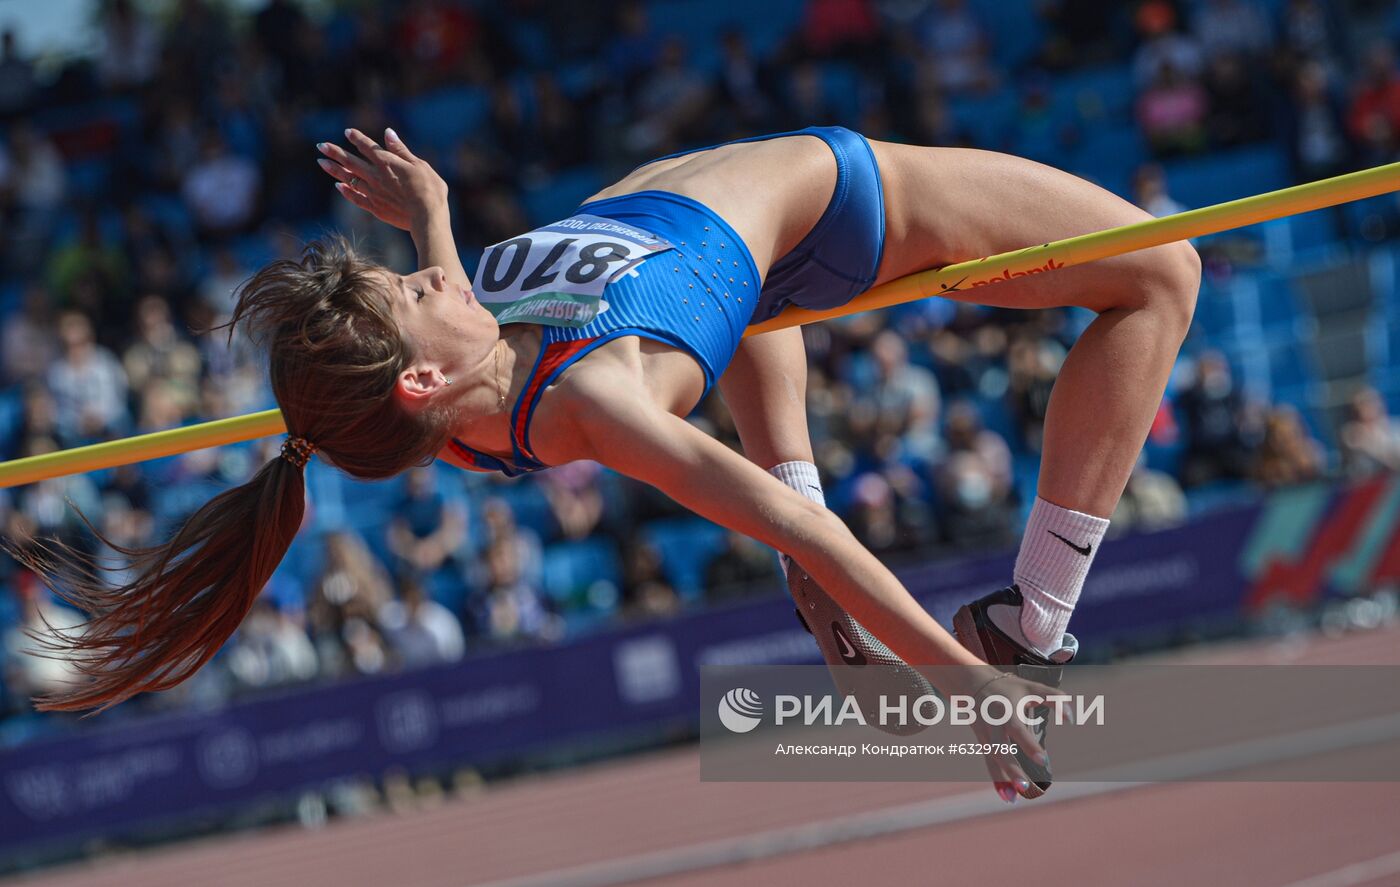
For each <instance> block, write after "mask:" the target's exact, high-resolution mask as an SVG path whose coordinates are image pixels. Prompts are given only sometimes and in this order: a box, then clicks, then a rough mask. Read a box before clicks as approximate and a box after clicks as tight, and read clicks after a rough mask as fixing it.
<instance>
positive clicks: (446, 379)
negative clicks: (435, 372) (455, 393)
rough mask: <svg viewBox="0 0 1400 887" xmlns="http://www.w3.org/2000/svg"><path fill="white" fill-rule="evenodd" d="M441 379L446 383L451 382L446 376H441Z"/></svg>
mask: <svg viewBox="0 0 1400 887" xmlns="http://www.w3.org/2000/svg"><path fill="white" fill-rule="evenodd" d="M442 380H443V381H444V382H446V383H447V384H448V385H451V384H452V380H451V379H449V378H448V377H447V376H443V377H442Z"/></svg>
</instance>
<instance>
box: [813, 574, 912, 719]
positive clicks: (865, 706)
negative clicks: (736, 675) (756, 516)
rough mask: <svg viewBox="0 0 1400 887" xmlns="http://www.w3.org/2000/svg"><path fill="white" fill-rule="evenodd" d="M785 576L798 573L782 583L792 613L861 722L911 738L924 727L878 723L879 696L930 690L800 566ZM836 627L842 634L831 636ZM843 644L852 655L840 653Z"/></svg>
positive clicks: (909, 695)
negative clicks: (861, 717)
mask: <svg viewBox="0 0 1400 887" xmlns="http://www.w3.org/2000/svg"><path fill="white" fill-rule="evenodd" d="M788 570H789V574H790V575H791V573H792V571H798V572H797V575H798V576H800V577H802V578H790V579H789V580H788V593H789V594H790V595H791V596H792V599H793V602H794V603H795V604H796V605H797V612H798V615H799V617H800V618H801V619H802V622H803V623H804V624H805V625H806V626H807V630H808V632H810V633H811V635H812V638H813V640H815V641H816V642H817V649H818V650H820V651H821V654H822V658H823V659H824V660H826V664H827V667H828V668H829V669H830V671H831V678H832V681H833V682H834V683H835V684H836V689H837V691H838V692H839V693H842V694H843V695H847V696H851V697H853V698H854V699H855V700H856V704H857V705H859V706H860V709H861V713H862V714H863V715H864V716H865V722H866V723H867V724H869V725H870V726H872V727H874V728H875V729H877V730H880V731H882V732H884V733H890V734H892V735H895V736H911V735H913V734H915V733H919V732H921V731H922V730H924V729H925V727H924V725H923V724H920V723H919V722H918V721H915V720H912V719H911V720H910V722H909V723H907V724H903V725H900V724H881V723H880V707H879V700H880V697H881V696H889V697H893V696H897V695H904V696H907V697H910V698H917V697H919V696H925V695H929V694H932V693H933V692H934V689H933V685H932V684H930V683H929V682H928V680H927V679H926V678H925V677H924V676H923V675H921V674H920V673H919V672H918V671H916V670H915V669H914V668H912V667H911V666H910V665H909V664H908V663H906V662H905V661H904V660H903V659H900V658H899V657H898V656H897V655H895V653H894V651H893V650H891V649H890V648H889V647H887V646H885V644H884V643H882V642H881V641H880V640H878V639H877V638H876V637H875V636H874V635H872V634H871V633H870V632H868V631H866V630H865V627H864V626H862V625H861V624H860V623H859V622H857V621H856V620H855V619H853V618H851V615H850V614H849V613H847V612H846V611H845V610H844V609H842V608H841V606H840V605H839V604H837V603H836V601H834V600H832V598H831V596H830V595H828V594H827V593H826V592H825V591H823V590H822V588H821V587H820V586H819V585H817V583H816V582H814V581H812V579H811V577H810V576H807V575H806V574H805V573H802V572H801V570H802V568H801V567H800V566H798V565H797V564H796V563H793V562H789V564H788ZM837 627H839V630H840V632H841V633H842V634H843V635H844V638H840V637H838V635H837ZM845 645H849V649H850V650H851V651H852V653H853V654H858V655H854V656H852V657H847V656H844V655H842V654H843V653H844V652H845V651H844V649H843V647H844V646H845Z"/></svg>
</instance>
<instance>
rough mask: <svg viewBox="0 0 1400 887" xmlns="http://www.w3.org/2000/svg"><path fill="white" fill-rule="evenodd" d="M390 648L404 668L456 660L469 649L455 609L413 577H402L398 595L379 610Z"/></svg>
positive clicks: (421, 666)
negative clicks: (431, 595)
mask: <svg viewBox="0 0 1400 887" xmlns="http://www.w3.org/2000/svg"><path fill="white" fill-rule="evenodd" d="M379 624H380V625H381V626H383V629H384V636H385V638H387V639H388V641H389V648H390V649H391V650H392V651H393V652H394V655H395V657H397V659H398V661H399V664H400V665H401V666H403V667H404V668H423V667H424V666H429V665H443V664H446V663H449V662H456V661H457V660H458V659H461V658H462V654H463V653H464V652H465V651H466V640H465V638H464V637H463V635H462V624H461V623H460V622H458V621H457V617H456V616H453V615H452V611H451V610H449V609H447V608H446V607H444V606H443V605H442V604H440V603H438V602H437V601H435V600H433V599H432V598H430V597H428V595H427V593H426V592H425V591H424V590H423V585H422V583H421V582H419V581H418V580H417V579H415V578H413V577H412V576H402V577H400V579H399V596H398V598H397V599H395V600H391V601H389V602H387V603H386V604H384V606H383V607H381V608H380V610H379Z"/></svg>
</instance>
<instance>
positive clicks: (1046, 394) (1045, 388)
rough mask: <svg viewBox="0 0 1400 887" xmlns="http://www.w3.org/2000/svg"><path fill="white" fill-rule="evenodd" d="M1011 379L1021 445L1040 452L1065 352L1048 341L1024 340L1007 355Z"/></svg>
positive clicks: (1010, 396)
mask: <svg viewBox="0 0 1400 887" xmlns="http://www.w3.org/2000/svg"><path fill="white" fill-rule="evenodd" d="M1007 358H1008V361H1007V362H1008V369H1009V371H1010V379H1009V381H1008V383H1007V390H1006V394H1007V400H1008V402H1009V404H1010V407H1011V414H1012V416H1013V417H1014V418H1015V419H1016V424H1017V426H1018V430H1019V431H1020V434H1021V442H1022V444H1023V445H1024V446H1025V447H1027V448H1028V449H1030V450H1032V451H1036V452H1038V451H1039V450H1040V439H1041V435H1042V434H1043V433H1044V429H1045V413H1046V411H1047V410H1048V409H1049V408H1050V390H1051V388H1053V387H1054V385H1055V376H1056V374H1058V373H1059V371H1060V364H1061V363H1062V362H1064V359H1065V355H1064V350H1063V349H1060V348H1058V347H1057V346H1056V344H1055V343H1054V342H1052V341H1051V340H1049V339H1035V338H1021V339H1018V340H1017V341H1015V342H1013V343H1012V345H1011V347H1010V349H1009V350H1008V352H1007Z"/></svg>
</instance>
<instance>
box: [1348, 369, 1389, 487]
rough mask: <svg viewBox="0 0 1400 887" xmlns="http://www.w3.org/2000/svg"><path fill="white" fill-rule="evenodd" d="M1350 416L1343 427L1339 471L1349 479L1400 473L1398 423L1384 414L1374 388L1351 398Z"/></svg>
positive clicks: (1364, 390)
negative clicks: (1340, 466) (1349, 477)
mask: <svg viewBox="0 0 1400 887" xmlns="http://www.w3.org/2000/svg"><path fill="white" fill-rule="evenodd" d="M1350 412H1351V415H1350V417H1349V418H1348V419H1347V421H1346V423H1345V424H1344V425H1342V431H1341V434H1340V438H1341V445H1342V468H1343V470H1344V471H1345V472H1346V473H1347V474H1348V475H1350V476H1352V477H1365V476H1368V475H1372V474H1380V473H1383V472H1394V471H1400V422H1397V421H1396V420H1395V419H1394V418H1392V417H1391V416H1390V415H1389V413H1387V411H1386V408H1385V401H1384V400H1382V399H1381V396H1380V393H1379V392H1378V391H1376V389H1374V388H1362V389H1361V390H1359V391H1357V392H1356V393H1355V394H1353V395H1352V397H1351V404H1350Z"/></svg>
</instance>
